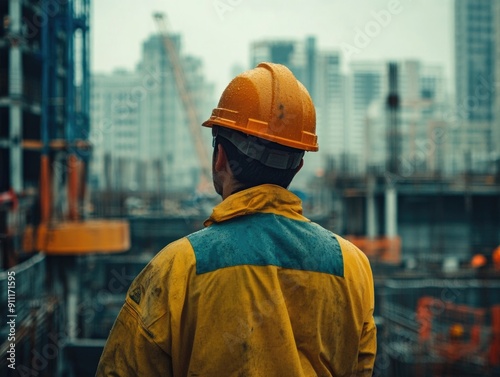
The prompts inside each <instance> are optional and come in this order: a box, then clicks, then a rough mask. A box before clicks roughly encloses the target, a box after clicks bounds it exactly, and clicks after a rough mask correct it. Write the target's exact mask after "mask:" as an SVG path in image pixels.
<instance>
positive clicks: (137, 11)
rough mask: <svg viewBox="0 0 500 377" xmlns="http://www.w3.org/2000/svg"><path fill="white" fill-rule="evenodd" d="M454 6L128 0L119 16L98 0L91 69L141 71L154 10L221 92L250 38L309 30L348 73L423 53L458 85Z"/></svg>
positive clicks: (406, 1) (402, 1)
mask: <svg viewBox="0 0 500 377" xmlns="http://www.w3.org/2000/svg"><path fill="white" fill-rule="evenodd" d="M452 5H453V2H452V1H451V0H445V1H441V2H438V3H436V2H432V1H429V0H424V1H419V2H414V1H411V0H388V1H387V0H386V1H383V0H377V1H369V2H368V1H366V0H357V1H350V2H348V3H347V2H338V1H337V2H331V3H330V2H326V1H322V0H314V1H312V2H309V3H308V6H304V5H302V3H301V2H300V1H295V2H292V3H288V4H287V7H286V9H283V8H281V5H280V4H279V3H277V2H266V3H264V2H263V1H257V2H255V1H254V2H252V3H251V4H250V3H245V2H243V1H235V0H231V1H229V0H220V1H206V2H202V3H196V5H193V3H190V2H189V1H188V2H183V3H182V4H176V6H175V7H172V8H171V9H170V8H168V6H165V4H164V3H163V2H160V1H159V0H152V1H148V3H147V4H146V5H144V4H140V5H139V4H138V3H137V4H135V3H132V2H129V1H125V2H123V1H122V2H120V9H125V10H128V11H126V12H120V13H119V14H118V13H117V12H116V11H115V9H116V7H117V6H118V4H117V1H116V0H110V1H107V2H101V3H94V6H93V9H92V14H93V17H92V25H93V32H92V55H91V56H92V70H93V72H99V73H106V72H112V71H113V70H114V69H116V68H125V69H127V70H134V69H135V66H136V65H137V64H138V62H139V56H140V45H141V43H142V41H144V40H145V39H147V38H148V37H149V36H150V35H151V34H155V33H157V32H158V30H157V28H156V26H155V23H154V21H153V17H152V14H153V13H154V12H155V11H160V12H165V13H167V15H168V18H169V27H170V30H171V31H172V32H174V33H179V34H181V35H182V37H183V45H182V47H181V48H182V51H183V53H185V54H188V55H195V56H199V57H200V58H201V59H202V61H203V64H204V67H205V74H206V77H207V79H208V80H209V81H213V82H214V83H215V85H216V90H215V92H216V94H218V93H220V92H221V91H222V90H223V88H224V87H225V85H226V84H227V82H228V81H229V80H230V78H231V73H232V68H233V67H234V66H240V67H243V68H245V69H246V68H250V54H249V46H250V45H251V43H253V42H255V41H257V40H262V39H304V38H306V37H308V36H314V37H316V39H317V40H318V44H319V48H321V49H327V50H338V51H339V52H340V53H341V54H342V56H343V62H344V65H343V67H342V68H343V70H344V71H345V70H346V68H347V67H348V64H349V63H350V62H351V61H360V60H374V59H376V60H382V61H386V60H408V59H416V60H421V61H423V62H425V63H426V64H438V65H442V66H443V67H444V70H445V76H446V79H447V81H448V82H450V85H451V84H452V77H453V25H452V21H453V13H452V9H453V8H452ZM193 9H196V10H197V11H196V12H193ZM117 38H119V39H117ZM124 40H126V41H127V43H123V41H124ZM110 46H113V48H110Z"/></svg>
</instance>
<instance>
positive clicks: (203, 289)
mask: <svg viewBox="0 0 500 377" xmlns="http://www.w3.org/2000/svg"><path fill="white" fill-rule="evenodd" d="M205 226H206V228H204V229H203V230H201V231H199V232H196V233H193V234H191V235H189V236H187V237H185V238H182V239H180V240H178V241H175V242H173V243H171V244H169V245H168V246H166V247H165V248H164V249H163V250H162V251H161V252H160V253H158V254H157V255H156V257H155V258H154V259H153V260H152V261H151V262H150V263H149V264H148V265H147V266H146V267H145V268H144V270H143V271H142V272H141V273H140V274H139V276H138V277H137V278H136V279H135V281H134V282H133V283H132V285H131V286H130V289H129V291H128V293H127V297H126V300H125V304H124V305H123V308H122V310H121V312H120V314H119V315H118V318H117V319H116V322H115V324H114V326H113V329H112V330H111V333H110V336H109V338H108V340H107V343H106V346H105V348H104V351H103V354H102V356H101V360H100V363H99V366H98V371H97V376H148V377H152V376H164V377H166V376H175V377H181V376H183V377H184V376H186V377H187V376H189V377H194V376H200V377H211V376H213V377H222V376H247V377H252V376H255V377H257V376H262V377H268V376H269V377H274V376H283V377H295V376H297V377H298V376H336V377H340V376H349V377H352V376H367V377H368V376H371V375H372V370H373V364H374V360H375V352H376V328H375V324H374V320H373V308H374V292H373V278H372V273H371V269H370V265H369V262H368V260H367V258H366V256H365V255H364V254H363V253H362V252H361V251H360V250H359V249H358V248H356V247H355V246H354V245H352V244H351V243H350V242H348V241H346V240H344V239H342V238H341V237H339V236H338V235H335V234H333V233H331V232H330V231H328V230H325V229H324V228H322V227H320V226H319V225H317V224H315V223H313V222H311V221H309V220H308V219H307V218H305V217H304V216H302V207H301V202H300V200H299V198H297V197H296V196H295V195H294V194H292V193H291V192H290V191H288V190H285V189H283V188H281V187H278V186H275V185H261V186H257V187H254V188H250V189H247V190H244V191H240V192H238V193H235V194H233V195H231V196H229V197H228V198H226V199H225V200H224V201H223V202H222V203H221V204H219V205H218V206H216V207H215V208H214V210H213V213H212V215H211V216H210V218H209V219H208V220H207V221H206V222H205Z"/></svg>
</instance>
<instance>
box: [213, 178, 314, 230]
mask: <svg viewBox="0 0 500 377" xmlns="http://www.w3.org/2000/svg"><path fill="white" fill-rule="evenodd" d="M255 213H274V214H276V215H281V216H285V217H288V218H291V219H293V220H299V221H309V219H307V218H306V217H304V216H302V202H301V201H300V199H299V198H298V197H297V196H296V195H294V194H292V193H291V192H290V191H288V190H286V189H284V188H283V187H280V186H276V185H270V184H265V185H260V186H255V187H251V188H249V189H246V190H242V191H239V192H237V193H235V194H232V195H230V196H228V197H227V198H226V199H225V200H224V201H223V202H222V203H220V204H218V205H217V206H216V207H214V209H213V211H212V214H211V215H210V217H209V218H208V219H207V220H206V221H205V222H204V225H205V226H210V225H212V224H214V223H220V222H223V221H227V220H230V219H233V218H235V217H239V216H245V215H252V214H255Z"/></svg>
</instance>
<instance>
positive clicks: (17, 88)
mask: <svg viewBox="0 0 500 377" xmlns="http://www.w3.org/2000/svg"><path fill="white" fill-rule="evenodd" d="M12 3H17V2H12V1H11V5H12ZM13 11H14V9H11V14H12V12H13ZM19 12H20V10H19ZM14 24H16V22H14ZM13 29H14V27H13ZM22 92H23V65H22V53H21V49H20V48H19V46H18V45H12V46H11V48H10V50H9V98H10V106H9V107H10V108H9V113H10V114H9V115H10V125H9V139H10V176H11V186H12V188H13V189H14V191H16V192H19V191H22V189H23V152H22V146H21V141H22V102H21V99H22Z"/></svg>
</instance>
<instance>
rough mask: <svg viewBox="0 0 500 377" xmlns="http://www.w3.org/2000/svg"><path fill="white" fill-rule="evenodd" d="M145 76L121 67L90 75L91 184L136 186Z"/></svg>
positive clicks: (112, 186)
mask: <svg viewBox="0 0 500 377" xmlns="http://www.w3.org/2000/svg"><path fill="white" fill-rule="evenodd" d="M143 78H144V79H145V80H141V79H143ZM147 79H148V78H147V77H142V76H141V75H140V74H139V73H137V72H127V71H125V70H116V71H114V72H113V73H111V74H95V75H93V77H92V100H91V106H92V108H91V110H92V111H91V121H92V132H91V135H90V136H91V142H92V144H93V147H94V152H93V154H92V165H91V175H90V183H91V185H92V186H93V187H94V188H98V189H104V188H106V189H123V188H127V189H132V190H133V189H137V188H138V185H139V182H138V171H137V169H138V167H139V166H138V163H137V162H138V161H139V159H140V157H141V149H140V145H141V138H142V135H143V132H142V131H143V130H142V129H141V124H140V105H141V102H142V100H143V99H144V98H143V96H145V95H146V94H147V89H146V88H145V87H144V85H143V83H144V82H147Z"/></svg>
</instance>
